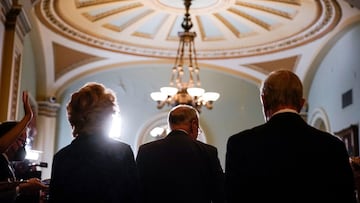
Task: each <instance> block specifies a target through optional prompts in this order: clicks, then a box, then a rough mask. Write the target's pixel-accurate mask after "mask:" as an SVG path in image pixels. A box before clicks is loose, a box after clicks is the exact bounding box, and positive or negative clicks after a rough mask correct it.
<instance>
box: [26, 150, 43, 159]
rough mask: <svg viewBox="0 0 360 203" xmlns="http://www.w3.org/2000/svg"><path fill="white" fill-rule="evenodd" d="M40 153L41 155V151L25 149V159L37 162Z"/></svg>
mask: <svg viewBox="0 0 360 203" xmlns="http://www.w3.org/2000/svg"><path fill="white" fill-rule="evenodd" d="M41 153H42V151H37V150H31V149H27V150H26V157H25V159H28V160H32V161H37V160H39V156H40V154H41Z"/></svg>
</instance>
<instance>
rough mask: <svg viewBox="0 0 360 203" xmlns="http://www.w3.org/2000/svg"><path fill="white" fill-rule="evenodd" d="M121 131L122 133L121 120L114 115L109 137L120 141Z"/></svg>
mask: <svg viewBox="0 0 360 203" xmlns="http://www.w3.org/2000/svg"><path fill="white" fill-rule="evenodd" d="M120 131H121V118H120V116H119V115H114V116H113V120H112V124H111V129H110V133H109V137H111V138H116V139H119V138H120V136H121V134H120Z"/></svg>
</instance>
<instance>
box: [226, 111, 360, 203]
mask: <svg viewBox="0 0 360 203" xmlns="http://www.w3.org/2000/svg"><path fill="white" fill-rule="evenodd" d="M225 162H226V164H225V173H226V191H227V198H228V202H229V203H233V202H254V203H256V202H277V203H282V202H286V203H292V202H299V203H308V202H311V203H312V202H314V203H331V202H337V203H348V202H355V199H354V182H353V181H354V179H353V174H352V170H351V167H350V164H349V157H348V154H347V151H346V148H345V145H344V143H343V142H342V141H341V140H340V139H338V138H337V137H335V136H333V135H331V134H328V133H326V132H322V131H319V130H317V129H315V128H313V127H311V126H309V125H307V123H306V122H305V121H304V120H303V119H302V118H301V117H300V115H297V114H295V113H289V112H287V113H280V114H276V115H274V116H273V117H272V118H271V119H270V120H269V121H268V122H267V123H265V124H263V125H260V126H258V127H255V128H253V129H250V130H245V131H243V132H240V133H238V134H236V135H233V136H231V137H230V138H229V140H228V143H227V152H226V161H225Z"/></svg>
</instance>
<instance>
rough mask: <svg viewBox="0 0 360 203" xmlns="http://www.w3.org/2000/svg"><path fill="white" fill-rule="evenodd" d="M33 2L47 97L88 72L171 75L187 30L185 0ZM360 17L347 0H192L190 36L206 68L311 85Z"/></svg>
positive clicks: (249, 78) (251, 78) (243, 76)
mask: <svg viewBox="0 0 360 203" xmlns="http://www.w3.org/2000/svg"><path fill="white" fill-rule="evenodd" d="M33 2H34V3H33V5H34V8H35V9H34V10H33V11H34V12H33V14H34V17H35V22H36V23H34V24H36V28H37V30H38V32H39V36H40V37H39V39H38V40H39V41H40V43H39V47H38V48H39V49H38V50H41V51H42V52H43V53H44V55H46V57H44V58H43V59H42V60H44V61H43V64H44V70H43V71H39V72H40V73H39V77H40V78H42V77H44V78H46V81H44V82H43V83H45V85H40V86H43V87H47V89H44V90H42V91H44V92H46V93H44V94H60V92H61V91H62V90H64V89H65V88H66V87H65V86H66V84H69V82H71V81H76V80H78V79H80V78H81V77H83V76H84V75H87V74H94V73H97V72H101V71H103V70H105V69H108V70H109V69H113V70H115V69H118V68H119V67H129V64H131V66H133V65H134V64H135V66H137V67H139V68H144V66H145V65H147V64H153V67H159V64H169V66H168V67H169V71H170V67H171V65H172V63H173V60H174V58H175V56H176V53H177V48H178V43H179V41H178V40H179V37H178V32H181V31H183V28H182V27H181V23H182V21H183V17H184V14H185V6H184V5H183V3H184V2H183V0H146V1H144V0H142V1H141V0H33ZM359 13H360V12H359V9H358V8H355V7H352V6H351V5H350V4H349V3H347V2H345V1H344V0H338V1H336V0H335V1H334V0H321V1H318V0H193V1H192V5H191V6H190V17H191V19H192V23H193V27H192V29H191V30H190V31H191V32H196V34H197V37H196V38H195V47H196V53H197V57H198V59H199V65H200V67H201V69H202V70H204V67H205V69H212V70H216V71H217V72H220V73H223V74H230V75H232V76H233V75H235V76H236V77H239V78H241V79H245V80H247V81H250V82H253V83H255V84H259V83H260V81H261V80H262V79H263V78H264V77H265V76H266V74H268V73H269V72H270V71H273V70H275V69H279V68H281V69H289V70H292V71H294V72H296V73H298V74H299V76H300V78H302V79H303V80H309V81H311V75H312V74H313V72H314V69H313V70H309V69H310V68H311V67H312V66H313V64H315V63H316V60H318V57H316V56H317V55H321V53H320V52H321V51H323V50H325V49H323V47H324V46H325V45H326V44H327V43H329V41H330V39H332V38H333V37H334V35H336V34H338V33H339V32H340V31H341V30H342V29H344V27H345V26H346V25H349V24H352V23H353V22H357V21H358V19H359V17H360V14H359ZM165 66H166V65H165ZM309 72H310V73H309ZM144 77H146V76H144ZM305 77H308V78H305ZM159 86H160V85H159Z"/></svg>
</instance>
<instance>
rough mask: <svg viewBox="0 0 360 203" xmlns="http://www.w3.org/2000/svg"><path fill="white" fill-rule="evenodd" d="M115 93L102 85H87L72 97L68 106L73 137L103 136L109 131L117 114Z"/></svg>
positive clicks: (93, 83) (92, 83)
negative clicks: (113, 116)
mask: <svg viewBox="0 0 360 203" xmlns="http://www.w3.org/2000/svg"><path fill="white" fill-rule="evenodd" d="M116 100H117V99H116V95H115V93H114V92H113V91H112V90H111V89H109V88H106V87H105V86H104V85H102V84H100V83H95V82H91V83H87V84H85V85H84V86H83V87H81V88H80V89H79V90H78V91H77V92H75V93H73V94H72V95H71V99H70V102H69V103H68V104H67V113H68V120H69V122H70V124H71V126H72V128H73V136H74V137H76V136H78V135H79V134H95V133H96V134H99V133H100V134H103V133H105V132H106V131H108V130H109V129H107V128H109V127H110V123H109V122H110V121H111V118H112V115H113V114H115V113H117V111H118V105H117V101H116Z"/></svg>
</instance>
